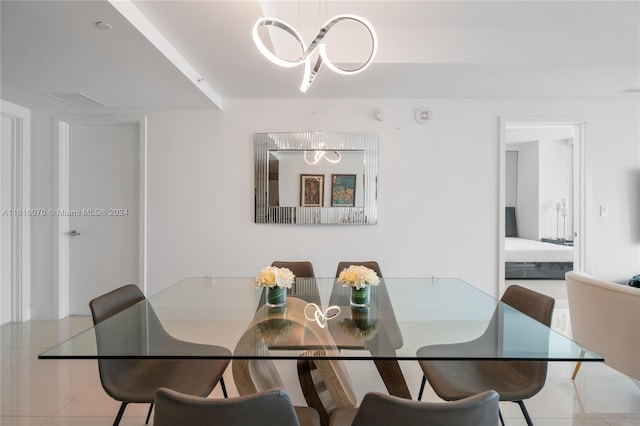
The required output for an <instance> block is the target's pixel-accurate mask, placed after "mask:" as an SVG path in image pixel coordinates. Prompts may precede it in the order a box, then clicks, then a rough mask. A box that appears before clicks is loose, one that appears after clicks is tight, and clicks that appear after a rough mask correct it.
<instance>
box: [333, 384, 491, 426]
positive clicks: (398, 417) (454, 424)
mask: <svg viewBox="0 0 640 426" xmlns="http://www.w3.org/2000/svg"><path fill="white" fill-rule="evenodd" d="M498 411H499V410H498V394H497V393H496V392H495V391H492V390H491V391H486V392H482V393H480V394H478V395H472V396H470V397H468V398H464V399H461V400H458V401H455V402H421V401H412V400H408V399H405V398H399V397H395V396H389V395H385V394H381V393H377V392H370V393H367V394H366V395H365V396H364V398H363V400H362V404H360V407H359V408H351V409H340V410H336V411H334V412H333V414H331V423H330V426H387V425H389V424H394V425H402V426H423V425H429V426H496V425H497V424H498Z"/></svg>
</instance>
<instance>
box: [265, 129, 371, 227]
mask: <svg viewBox="0 0 640 426" xmlns="http://www.w3.org/2000/svg"><path fill="white" fill-rule="evenodd" d="M254 147H255V222H256V223H292V224H374V223H376V222H377V206H378V199H377V198H378V196H377V182H378V136H377V135H372V134H364V133H322V132H308V133H304V132H302V133H256V135H255V139H254Z"/></svg>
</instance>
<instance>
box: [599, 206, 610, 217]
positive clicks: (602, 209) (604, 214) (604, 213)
mask: <svg viewBox="0 0 640 426" xmlns="http://www.w3.org/2000/svg"><path fill="white" fill-rule="evenodd" d="M600 216H601V217H607V216H609V207H607V206H600Z"/></svg>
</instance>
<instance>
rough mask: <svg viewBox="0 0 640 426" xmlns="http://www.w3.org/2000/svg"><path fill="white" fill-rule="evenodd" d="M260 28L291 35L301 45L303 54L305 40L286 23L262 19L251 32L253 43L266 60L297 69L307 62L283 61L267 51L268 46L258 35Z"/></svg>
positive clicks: (301, 60) (273, 19) (302, 60)
mask: <svg viewBox="0 0 640 426" xmlns="http://www.w3.org/2000/svg"><path fill="white" fill-rule="evenodd" d="M260 27H276V28H279V29H281V30H283V31H285V32H287V33H289V34H291V35H292V36H293V38H295V39H296V41H297V42H298V43H299V44H300V51H301V52H304V40H303V39H302V36H301V35H300V33H298V31H296V29H295V28H293V27H292V26H290V25H289V24H287V23H286V22H284V21H281V20H279V19H275V18H260V19H258V20H257V21H256V23H255V24H254V25H253V30H252V31H251V34H252V36H253V42H254V43H255V45H256V47H257V48H258V50H259V51H260V53H262V54H263V55H264V57H265V58H267V59H268V60H270V61H271V62H273V63H274V64H276V65H279V66H281V67H284V68H293V67H297V66H298V65H300V64H301V63H303V62H304V61H305V60H304V59H299V60H297V61H287V60H286V59H282V58H281V57H279V56H278V55H276V54H275V53H273V52H271V51H270V50H269V49H267V46H265V44H264V43H263V41H262V39H261V38H260V34H258V28H260Z"/></svg>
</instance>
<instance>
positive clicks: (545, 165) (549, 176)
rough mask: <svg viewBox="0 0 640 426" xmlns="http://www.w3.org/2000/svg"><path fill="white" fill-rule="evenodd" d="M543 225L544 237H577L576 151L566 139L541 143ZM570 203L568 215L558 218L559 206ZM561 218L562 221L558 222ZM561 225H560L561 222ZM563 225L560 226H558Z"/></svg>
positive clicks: (542, 234)
mask: <svg viewBox="0 0 640 426" xmlns="http://www.w3.org/2000/svg"><path fill="white" fill-rule="evenodd" d="M538 149H539V151H540V167H541V170H540V200H539V202H540V205H539V223H540V225H539V226H540V233H539V236H540V237H541V238H542V237H555V236H556V230H557V232H558V236H559V237H561V238H571V236H572V235H573V205H572V200H573V196H572V195H573V186H572V185H573V168H572V163H573V160H572V159H573V149H572V146H571V145H569V144H567V143H566V142H565V141H564V140H541V141H540V142H539V144H538ZM563 198H564V199H566V200H567V208H566V216H565V217H563V216H562V212H560V215H557V211H556V204H557V203H561V200H562V199H563ZM557 216H558V219H559V220H556V219H557ZM558 222H559V223H558ZM558 225H559V226H558Z"/></svg>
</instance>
